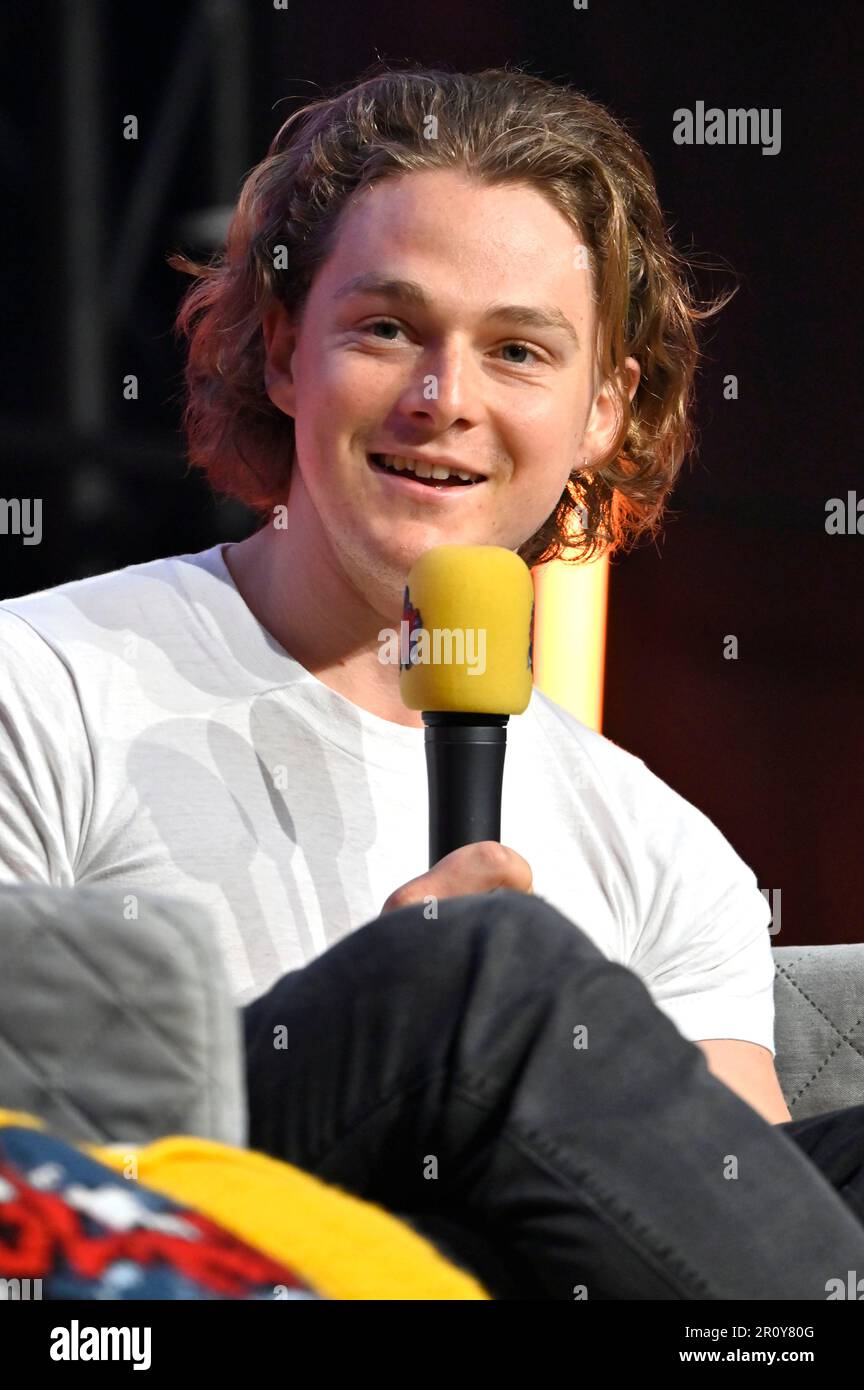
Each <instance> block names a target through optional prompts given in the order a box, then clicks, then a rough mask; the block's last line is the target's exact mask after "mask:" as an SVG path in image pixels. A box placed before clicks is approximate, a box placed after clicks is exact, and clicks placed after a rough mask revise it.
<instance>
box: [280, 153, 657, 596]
mask: <svg viewBox="0 0 864 1390" xmlns="http://www.w3.org/2000/svg"><path fill="white" fill-rule="evenodd" d="M360 276H363V277H365V280H366V283H365V285H354V286H353V287H352V282H353V281H355V279H356V278H357V277H360ZM373 280H380V281H385V280H386V281H390V282H394V281H402V282H411V284H412V285H414V286H417V287H418V288H419V291H420V292H422V302H420V298H419V296H418V294H417V293H414V294H411V293H410V292H409V291H406V290H405V289H404V287H403V288H402V289H400V288H399V287H398V286H394V285H391V287H390V288H386V287H384V286H381V287H376V286H375V285H374V284H373V283H372V281H373ZM505 306H523V309H522V311H517V310H515V309H513V308H512V307H511V308H510V309H507V308H506V307H505ZM493 308H494V312H493ZM526 308H527V309H529V310H531V311H532V316H530V317H529V316H528V315H526V314H525V313H524V309H526ZM538 315H539V316H541V317H537V316H538ZM542 316H551V319H552V321H550V322H544V321H543V320H542ZM556 318H557V319H559V320H563V321H566V322H564V323H563V325H562V323H556V322H555V321H554V320H555V319H556ZM567 324H569V325H570V326H571V328H572V334H571V333H570V332H568V331H567ZM264 331H265V341H266V344H267V352H268V362H267V389H268V394H269V395H270V398H271V400H272V401H273V402H274V404H276V405H277V406H278V407H279V408H280V409H281V410H283V411H285V412H286V414H288V415H291V416H293V418H294V421H295V428H296V456H295V461H294V469H293V476H292V482H291V501H290V503H289V514H290V511H291V507H292V506H293V505H294V504H295V503H296V500H297V499H296V498H295V497H294V489H295V488H301V489H303V490H304V491H305V494H306V497H305V498H304V499H303V501H304V506H303V507H302V509H301V510H302V513H303V515H304V517H305V524H304V529H305V526H308V525H309V524H310V518H311V519H312V522H313V523H314V526H315V527H316V528H320V534H319V535H318V537H317V538H316V539H317V540H318V541H323V542H326V545H325V547H324V548H325V549H327V550H329V552H330V553H331V554H332V555H333V556H334V557H335V558H336V559H337V560H338V561H339V562H340V563H341V564H342V566H343V568H344V569H345V572H346V573H347V574H349V575H350V576H351V577H352V578H355V579H358V580H359V579H362V578H364V577H367V578H370V579H371V578H372V577H374V578H375V582H376V587H377V586H380V592H381V593H384V592H386V593H390V592H392V593H393V594H394V595H396V594H399V593H401V585H402V583H403V582H404V578H405V575H406V574H407V572H408V570H409V569H410V567H411V565H412V563H413V561H414V560H415V558H416V557H417V556H419V555H420V554H422V552H423V551H425V550H427V549H428V548H429V547H430V546H434V545H442V544H446V543H456V544H461V545H499V546H504V547H506V548H507V549H510V550H516V549H518V547H519V546H520V545H521V544H522V543H523V542H524V541H525V540H527V539H528V538H529V537H530V536H531V535H532V533H533V532H534V531H536V530H537V528H538V527H539V526H540V525H541V524H542V523H543V522H544V521H545V520H546V519H547V517H548V516H549V515H550V513H551V512H552V511H553V509H554V508H555V506H556V504H557V502H558V500H559V498H560V496H561V493H562V491H563V490H564V486H565V484H566V482H567V479H568V476H569V475H570V473H571V470H573V469H574V468H576V467H579V466H580V465H581V464H582V461H583V458H584V456H585V455H588V462H589V466H590V463H591V462H592V460H593V459H595V458H597V457H598V456H599V454H600V453H601V452H602V451H603V449H604V448H605V447H607V446H608V443H609V442H610V441H611V438H612V435H613V434H614V427H615V415H614V407H613V405H612V400H611V397H610V396H609V395H608V393H607V392H606V391H601V392H600V393H599V395H598V396H597V397H596V398H595V394H594V381H593V376H592V362H593V358H592V351H593V341H594V332H595V309H594V305H593V303H592V282H591V274H590V271H589V270H588V269H587V268H585V267H584V265H583V255H582V251H581V247H580V243H579V238H578V236H577V234H576V233H575V232H574V230H573V228H572V226H571V225H570V223H569V222H568V221H567V219H566V218H565V217H564V216H563V215H562V214H561V213H560V212H558V210H557V209H556V208H554V207H553V206H552V205H551V204H550V203H548V202H547V201H546V199H545V198H544V197H542V196H541V195H540V194H539V193H537V192H536V191H535V190H534V189H533V188H529V187H526V186H506V185H505V186H502V185H499V186H492V187H489V186H486V185H483V184H482V183H480V182H478V181H476V180H473V179H471V178H470V177H468V176H467V175H465V174H464V173H462V172H457V171H439V170H435V171H424V172H422V173H412V174H407V175H402V176H399V177H397V178H391V179H385V180H382V181H381V182H380V183H378V184H376V185H373V186H372V187H369V188H367V189H365V190H364V191H363V193H362V194H361V195H359V196H358V197H356V198H355V200H354V202H353V204H352V205H350V206H349V207H348V208H346V210H345V212H344V213H343V218H342V222H341V225H340V228H339V231H338V234H337V240H336V244H335V247H334V249H333V251H332V253H331V254H330V256H329V258H328V259H327V260H326V261H325V262H324V264H323V265H322V266H321V268H320V269H319V271H318V272H317V274H316V276H315V279H314V281H313V283H312V286H311V289H310V292H309V295H308V298H307V300H306V303H305V305H304V308H303V312H302V314H301V316H300V319H299V322H297V323H295V324H292V323H291V322H290V321H289V319H288V316H287V315H286V313H285V311H284V310H283V309H282V308H281V307H280V308H276V309H274V310H272V311H271V312H270V314H268V316H267V318H266V319H265V323H264ZM628 364H632V366H633V367H635V366H636V364H635V363H634V362H633V359H628ZM636 371H637V378H638V368H636ZM635 385H636V382H635V380H634V381H633V385H632V388H631V394H632V390H635ZM370 454H384V455H388V456H389V455H397V456H400V457H405V456H408V457H412V456H413V457H417V456H420V457H426V458H428V459H429V460H430V462H432V463H434V462H436V461H437V460H441V459H446V460H447V461H448V462H451V463H452V464H453V465H454V466H461V467H462V468H463V470H464V471H466V472H469V473H471V474H473V475H483V476H484V477H485V481H483V482H477V483H472V484H466V485H464V486H460V485H455V486H448V487H442V488H437V487H433V486H429V485H424V484H423V483H420V482H416V481H414V482H406V481H405V480H404V479H405V477H406V476H410V475H406V474H401V475H400V474H397V473H388V472H382V471H381V470H380V469H378V468H376V467H374V466H373V465H372V464H371V462H370ZM306 539H307V540H309V537H308V536H307V537H306ZM313 549H317V550H319V551H320V547H313Z"/></svg>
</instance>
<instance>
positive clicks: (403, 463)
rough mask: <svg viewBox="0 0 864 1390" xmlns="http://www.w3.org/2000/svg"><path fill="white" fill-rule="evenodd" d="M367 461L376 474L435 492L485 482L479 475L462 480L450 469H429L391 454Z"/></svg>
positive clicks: (418, 462)
mask: <svg viewBox="0 0 864 1390" xmlns="http://www.w3.org/2000/svg"><path fill="white" fill-rule="evenodd" d="M368 459H369V465H370V467H371V468H373V469H374V470H375V471H376V472H377V473H385V474H389V475H390V476H391V477H393V478H394V479H399V480H401V481H402V482H405V483H407V484H409V485H419V486H421V487H426V488H433V489H435V490H436V491H444V490H445V489H451V488H452V489H455V488H469V489H470V488H473V487H478V486H479V485H480V484H481V483H484V482H485V481H486V479H485V478H484V477H482V476H481V475H479V474H478V475H477V477H474V478H463V477H460V476H459V474H458V473H457V472H454V471H451V470H450V469H444V468H440V467H435V468H430V465H429V464H423V463H422V462H420V461H419V460H417V459H403V458H397V457H395V456H394V455H392V454H369V455H368ZM418 468H419V469H421V470H422V472H421V473H418V472H417V469H418ZM423 473H427V474H431V476H427V477H424V476H423ZM436 473H437V474H438V475H439V476H438V477H436V476H435V474H436ZM442 475H443V476H442Z"/></svg>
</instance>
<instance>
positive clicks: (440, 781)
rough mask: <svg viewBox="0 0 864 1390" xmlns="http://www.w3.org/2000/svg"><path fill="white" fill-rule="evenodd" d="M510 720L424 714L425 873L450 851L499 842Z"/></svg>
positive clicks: (492, 716) (499, 716)
mask: <svg viewBox="0 0 864 1390" xmlns="http://www.w3.org/2000/svg"><path fill="white" fill-rule="evenodd" d="M509 718H510V716H509V714H465V713H462V712H458V713H457V712H455V711H451V710H444V711H438V710H423V711H422V719H423V722H424V723H425V725H426V771H427V773H428V781H429V867H430V869H431V868H432V866H433V865H434V864H437V863H438V860H439V859H443V857H444V855H445V854H449V853H450V852H451V850H454V849H459V848H460V847H461V846H462V845H473V844H476V843H477V841H478V840H498V841H499V842H500V839H501V785H502V781H503V776H504V754H505V753H506V751H507V721H508V719H509Z"/></svg>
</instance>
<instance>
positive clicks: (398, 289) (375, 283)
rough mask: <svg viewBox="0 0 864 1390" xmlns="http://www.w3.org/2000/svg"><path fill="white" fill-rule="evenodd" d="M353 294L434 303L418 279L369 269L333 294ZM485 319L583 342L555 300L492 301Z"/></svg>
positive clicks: (424, 305)
mask: <svg viewBox="0 0 864 1390" xmlns="http://www.w3.org/2000/svg"><path fill="white" fill-rule="evenodd" d="M352 294H377V295H381V296H382V297H383V298H386V299H398V300H401V302H402V303H403V304H410V305H411V306H412V307H413V308H415V309H430V308H431V307H432V306H431V304H430V301H429V299H428V297H427V295H426V292H425V290H424V289H423V287H422V286H421V285H418V284H417V282H416V280H399V279H394V278H392V277H390V276H382V275H375V274H374V273H372V272H366V273H364V274H362V275H354V276H352V277H351V279H350V280H346V281H345V284H344V285H341V286H340V287H339V289H338V290H337V291H336V293H335V294H334V296H333V298H334V299H346V298H347V297H348V295H352ZM484 318H486V319H508V320H509V321H510V322H511V323H517V324H519V325H520V327H522V328H541V329H543V328H551V329H557V330H558V331H559V332H560V333H565V334H566V335H567V337H568V338H569V339H570V341H571V342H572V343H573V345H574V347H576V348H577V349H578V348H579V346H580V343H579V334H578V333H577V332H576V329H575V328H574V327H573V325H572V323H571V322H570V320H569V319H568V318H567V316H566V314H564V313H563V312H562V310H561V309H559V308H558V307H557V306H556V305H554V304H549V305H541V304H536V305H535V304H490V305H489V307H488V308H487V309H486V312H485V314H484Z"/></svg>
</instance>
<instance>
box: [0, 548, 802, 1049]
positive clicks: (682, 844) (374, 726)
mask: <svg viewBox="0 0 864 1390" xmlns="http://www.w3.org/2000/svg"><path fill="white" fill-rule="evenodd" d="M501 840H502V842H503V843H504V844H506V845H509V846H511V847H512V848H513V849H515V850H517V851H518V852H519V854H521V855H522V856H523V857H524V858H525V859H527V861H528V863H529V864H530V865H531V868H532V870H533V874H534V890H535V892H536V894H537V895H539V896H540V897H543V898H545V899H546V900H547V902H549V903H551V904H553V906H555V907H556V908H558V909H559V910H560V911H561V912H562V913H564V915H565V916H566V917H568V918H569V919H570V920H571V921H573V922H576V923H578V925H579V926H580V927H582V928H583V930H584V931H585V932H586V933H587V934H588V935H589V936H590V937H591V939H592V940H593V941H594V942H595V943H596V945H597V946H598V947H599V949H600V950H601V951H602V952H603V953H604V955H606V956H607V957H608V958H610V959H612V960H616V961H620V962H622V963H623V964H625V965H627V966H629V967H630V968H631V969H632V970H634V971H635V972H636V973H637V974H638V975H639V976H640V977H641V978H642V979H643V980H644V982H645V984H646V985H647V987H648V989H649V990H650V992H651V994H652V996H653V998H654V1000H655V1002H656V1003H657V1005H658V1006H659V1007H660V1008H661V1009H662V1010H663V1012H664V1013H665V1014H667V1015H668V1017H669V1018H671V1019H672V1021H673V1022H674V1023H675V1024H676V1026H677V1027H678V1028H679V1030H680V1031H681V1032H682V1033H683V1035H684V1036H685V1037H686V1038H689V1039H691V1040H694V1041H695V1040H698V1039H701V1038H740V1039H744V1040H746V1041H750V1042H755V1043H759V1044H761V1045H762V1046H763V1047H767V1048H769V1049H770V1050H771V1052H772V1054H773V1052H774V1000H773V981H774V965H773V958H772V955H771V938H770V934H769V932H768V931H767V927H768V925H769V923H770V920H771V913H770V908H769V906H768V903H767V901H766V899H765V897H764V896H763V895H762V893H760V891H759V888H758V887H757V883H756V878H755V875H754V874H753V872H752V870H751V869H750V868H748V867H747V865H746V864H745V863H744V862H743V861H742V860H741V858H740V857H739V856H738V855H737V854H736V852H735V851H734V850H733V849H732V847H731V845H730V844H729V843H728V841H727V840H726V839H725V838H724V837H723V835H722V834H721V833H720V831H719V830H718V829H717V828H716V826H714V825H713V824H712V823H711V821H710V820H709V819H708V818H707V817H706V816H704V815H703V814H702V812H700V811H698V810H697V809H696V808H695V807H694V806H692V805H690V803H689V802H687V801H685V800H684V799H683V797H681V796H679V795H678V794H677V793H676V792H674V791H673V790H672V789H671V788H670V787H668V786H667V785H666V784H665V783H664V782H662V781H661V780H660V779H659V778H658V777H656V776H655V775H654V774H653V773H652V772H651V771H650V770H649V769H648V767H647V766H646V764H645V763H644V762H643V761H642V760H641V759H640V758H637V757H634V756H633V755H632V754H631V753H628V752H626V751H625V750H624V749H622V748H620V747H618V745H617V744H615V743H613V742H611V740H609V739H608V738H605V737H603V736H602V735H600V734H598V733H595V732H594V731H593V730H591V729H588V728H587V727H586V726H585V725H583V724H581V723H580V722H579V721H578V720H577V719H576V718H574V716H573V715H571V714H569V713H568V712H567V711H566V710H564V709H562V708H561V707H560V706H559V705H557V704H555V703H554V702H553V701H552V700H550V699H549V698H548V697H547V696H544V695H543V694H541V692H540V691H539V690H537V689H536V688H535V689H534V691H533V693H532V697H531V701H530V703H529V706H528V708H527V710H526V711H525V713H524V714H522V715H514V716H512V717H511V719H510V721H509V723H508V726H507V755H506V759H505V767H504V786H503V802H502V815H501ZM427 853H428V807H427V779H426V762H425V752H424V730H423V729H412V728H407V727H405V726H404V725H400V724H394V723H391V722H390V721H389V720H385V719H381V718H379V717H378V716H377V715H374V714H370V713H369V712H368V711H366V710H363V709H360V708H358V707H357V706H356V705H354V704H352V703H351V701H350V700H348V699H347V698H346V697H345V696H343V695H340V694H338V693H337V692H336V691H334V690H331V689H330V688H329V687H328V686H326V685H324V684H323V683H322V682H321V681H319V680H318V679H317V677H315V676H313V675H311V674H310V672H308V671H307V670H306V669H305V668H304V667H303V666H301V665H300V664H299V663H298V662H297V661H295V660H294V658H293V657H291V656H290V655H289V654H288V653H287V652H286V651H285V650H284V648H282V647H281V646H280V645H279V644H278V643H277V642H276V641H275V640H274V639H273V638H272V637H271V636H270V635H269V633H268V632H267V631H266V629H265V628H263V627H262V626H261V624H260V623H259V622H258V621H257V619H256V618H255V617H254V615H253V614H252V613H251V611H250V610H249V608H248V607H247V606H246V603H245V602H244V600H243V599H242V597H241V596H240V593H239V592H238V590H237V588H236V586H235V584H234V582H233V580H232V578H231V575H230V573H229V571H228V569H227V567H226V565H225V561H224V558H223V555H222V547H221V546H219V545H217V546H213V547H212V548H211V549H209V550H205V551H202V552H201V553H200V554H194V555H179V556H174V557H171V558H168V559H162V560H154V561H151V562H149V563H147V564H140V565H130V566H128V567H127V568H125V569H121V570H115V571H113V572H111V573H109V574H103V575H96V576H94V577H92V578H88V579H82V580H75V581H72V582H71V583H67V584H61V585H59V586H57V587H55V588H53V589H45V590H43V591H41V592H38V593H34V594H29V595H27V596H26V597H23V598H17V599H11V600H7V601H5V602H4V603H2V604H0V882H2V883H18V882H27V883H49V884H59V885H63V886H70V885H72V884H78V883H81V884H96V883H102V884H112V883H113V884H116V885H117V887H118V892H121V891H122V894H123V895H124V897H125V895H126V894H129V893H132V894H134V893H135V891H136V890H142V891H143V890H148V889H149V890H152V891H156V892H160V893H167V894H171V895H174V896H177V897H185V898H192V899H194V900H196V901H198V902H200V903H202V904H203V905H204V906H205V907H206V908H208V909H209V911H210V913H211V915H212V920H213V923H214V926H215V929H216V930H217V931H218V933H219V940H220V943H221V948H222V952H223V956H224V960H225V964H226V967H227V971H228V975H229V979H230V981H231V984H232V988H233V990H234V994H235V998H236V1000H237V1003H238V1004H244V1003H247V1002H248V1001H249V1000H251V999H253V998H255V997H256V996H257V995H259V994H261V993H263V991H264V990H265V989H267V988H268V987H269V986H270V985H271V984H272V983H273V982H274V980H276V979H277V978H278V977H279V976H280V975H281V974H283V973H284V972H285V971H288V970H293V969H296V968H298V967H300V966H302V965H304V964H305V963H307V962H308V961H310V960H312V959H314V958H315V957H316V956H317V955H319V954H320V953H321V952H323V951H325V950H326V949H327V947H328V946H330V945H332V944H333V943H334V942H336V941H338V940H340V938H342V937H343V936H345V935H347V933H348V932H350V931H352V930H354V929H355V928H357V927H359V926H362V925H363V924H364V923H365V922H368V921H371V920H372V919H373V918H375V917H377V916H378V913H379V912H380V909H381V907H382V905H383V903H384V901H385V900H386V898H387V897H388V896H389V894H390V893H391V892H392V891H393V890H394V889H395V888H397V887H398V886H399V885H400V884H403V883H406V882H407V881H408V880H409V879H411V878H414V877H416V876H417V875H418V874H421V873H424V872H425V871H426V869H427V868H428V862H427ZM127 910H128V909H127Z"/></svg>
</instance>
